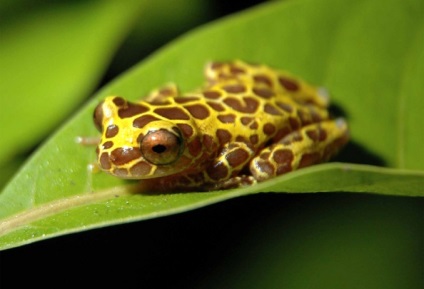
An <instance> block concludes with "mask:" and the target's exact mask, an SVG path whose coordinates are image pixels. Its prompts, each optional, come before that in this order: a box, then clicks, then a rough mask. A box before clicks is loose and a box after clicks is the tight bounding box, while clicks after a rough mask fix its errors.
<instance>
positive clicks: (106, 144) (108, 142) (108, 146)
mask: <svg viewBox="0 0 424 289" xmlns="http://www.w3.org/2000/svg"><path fill="white" fill-rule="evenodd" d="M111 147H113V141H107V142H105V143H104V144H102V148H103V149H104V150H107V149H110V148H111Z"/></svg>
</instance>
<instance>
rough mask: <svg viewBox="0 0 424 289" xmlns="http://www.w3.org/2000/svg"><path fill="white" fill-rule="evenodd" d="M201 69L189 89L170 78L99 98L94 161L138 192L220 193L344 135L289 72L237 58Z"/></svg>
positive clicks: (319, 93)
mask: <svg viewBox="0 0 424 289" xmlns="http://www.w3.org/2000/svg"><path fill="white" fill-rule="evenodd" d="M205 75H206V79H207V84H206V86H205V87H204V88H202V89H201V90H199V91H196V92H193V93H187V94H184V95H180V93H179V92H178V89H177V87H176V86H175V85H173V84H171V85H168V86H165V87H163V88H161V89H158V90H155V91H154V92H152V93H151V94H150V95H149V96H148V97H147V99H146V100H143V101H140V102H130V101H127V100H125V99H124V98H122V97H120V96H110V97H107V98H106V99H105V100H104V101H103V102H101V103H100V104H99V105H98V106H97V107H96V109H95V111H94V122H95V124H96V127H97V128H98V129H99V131H100V132H101V133H102V136H101V141H100V144H99V145H98V147H97V150H96V151H97V155H98V164H99V167H100V168H101V169H102V170H103V171H105V172H108V173H110V174H112V175H114V176H117V177H119V178H125V179H141V180H143V181H142V186H143V187H144V189H145V190H154V191H173V190H180V191H181V190H183V191H184V190H214V189H226V188H234V187H238V186H244V185H250V184H253V183H256V182H259V181H264V180H267V179H269V178H272V177H274V176H277V175H281V174H284V173H287V172H290V171H293V170H296V169H299V168H302V167H305V166H309V165H312V164H315V163H319V162H323V161H326V160H328V159H329V158H330V157H331V156H333V155H334V154H335V153H336V152H337V151H338V150H339V149H340V148H341V147H342V146H343V145H344V144H345V143H346V142H347V141H348V128H347V125H346V122H345V121H344V119H342V118H338V119H335V120H332V119H330V118H329V113H328V110H327V108H328V96H327V95H326V94H325V91H324V90H322V89H317V88H315V87H313V86H311V85H309V84H307V83H306V82H305V81H303V80H300V79H298V78H295V77H294V76H292V75H290V74H289V73H287V72H283V71H276V70H273V69H271V68H270V67H268V66H265V65H253V64H247V63H245V62H242V61H239V60H236V61H231V62H211V63H209V64H207V66H206V69H205Z"/></svg>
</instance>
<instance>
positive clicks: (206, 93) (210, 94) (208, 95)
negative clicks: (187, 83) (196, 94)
mask: <svg viewBox="0 0 424 289" xmlns="http://www.w3.org/2000/svg"><path fill="white" fill-rule="evenodd" d="M203 95H204V96H205V97H206V98H209V99H217V98H220V97H221V93H220V92H219V91H215V90H208V91H204V92H203Z"/></svg>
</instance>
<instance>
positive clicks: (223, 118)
mask: <svg viewBox="0 0 424 289" xmlns="http://www.w3.org/2000/svg"><path fill="white" fill-rule="evenodd" d="M218 119H219V121H220V122H222V123H234V122H235V120H236V116H235V115H234V114H224V115H218Z"/></svg>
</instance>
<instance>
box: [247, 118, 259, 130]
mask: <svg viewBox="0 0 424 289" xmlns="http://www.w3.org/2000/svg"><path fill="white" fill-rule="evenodd" d="M258 127H259V124H258V122H257V121H256V120H255V121H254V122H252V124H251V125H250V126H249V128H251V129H258Z"/></svg>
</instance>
